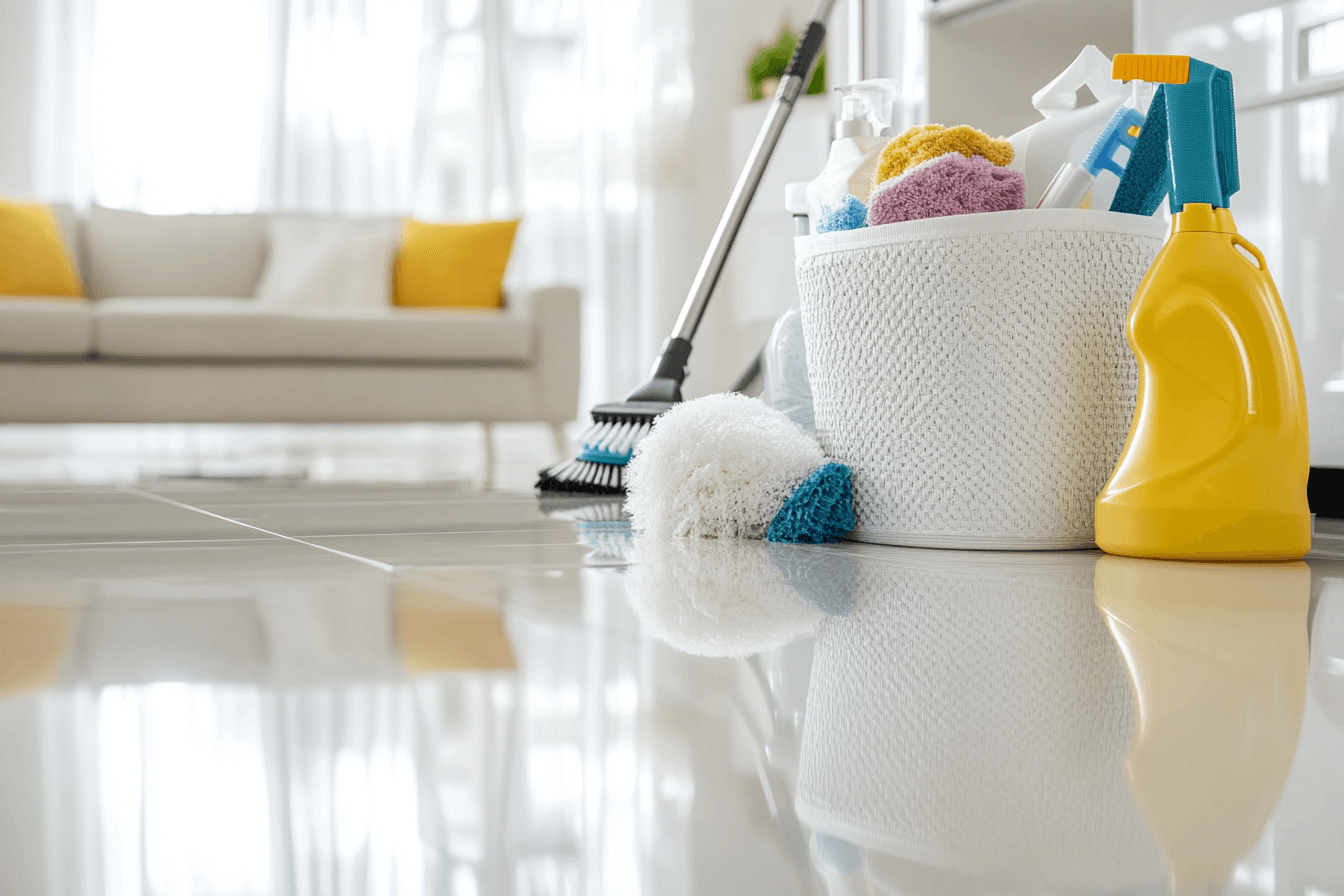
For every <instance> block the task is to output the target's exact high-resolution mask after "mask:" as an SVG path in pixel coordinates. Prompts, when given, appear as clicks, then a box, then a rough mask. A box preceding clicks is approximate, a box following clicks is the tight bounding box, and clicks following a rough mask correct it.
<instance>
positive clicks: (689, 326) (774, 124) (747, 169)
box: [630, 0, 835, 401]
mask: <svg viewBox="0 0 1344 896" xmlns="http://www.w3.org/2000/svg"><path fill="white" fill-rule="evenodd" d="M834 5H835V0H820V2H818V4H817V7H816V10H815V12H813V14H812V21H810V22H808V24H807V30H806V31H804V32H803V37H802V39H801V40H799V41H798V46H797V47H795V48H794V51H793V58H792V59H790V60H789V66H788V68H786V69H785V70H784V76H783V77H782V78H780V80H779V86H778V87H777V88H775V97H774V99H773V100H771V102H770V111H769V112H768V113H767V114H766V116H765V123H764V124H762V125H761V131H760V133H759V134H757V135H756V143H755V144H754V145H753V146H752V147H751V154H750V155H748V156H747V164H746V165H745V166H744V167H743V169H742V173H741V174H740V175H738V178H737V185H736V186H735V187H733V193H732V196H730V197H729V199H728V207H727V208H725V209H724V210H723V217H722V218H720V219H719V226H718V227H717V228H716V229H715V231H714V237H713V239H711V240H710V241H709V248H708V249H707V250H706V251H705V257H704V259H703V260H702V261H701V262H700V270H699V271H697V272H696V275H695V280H694V281H693V282H692V283H691V290H690V292H689V293H688V294H687V296H686V302H685V303H684V304H683V305H682V307H681V315H680V316H679V317H678V318H677V325H676V329H675V330H674V331H673V334H672V336H671V337H669V338H668V340H667V341H666V342H665V343H663V349H662V351H661V352H660V353H659V356H658V360H657V362H655V364H654V365H653V371H652V375H653V378H654V381H655V382H658V381H662V383H661V385H664V386H670V385H671V383H669V382H668V381H669V380H672V381H675V383H676V385H677V387H680V385H681V383H682V381H683V380H685V378H686V360H687V358H688V357H689V356H690V353H691V339H692V338H694V336H695V331H696V330H697V329H698V328H699V326H700V320H701V318H703V317H704V316H705V307H706V306H707V305H708V304H709V297H710V294H711V293H712V292H713V291H714V286H715V284H716V283H718V280H719V275H720V274H721V273H723V264H724V262H725V261H726V260H727V258H728V250H729V249H731V248H732V245H733V240H734V239H735V238H736V237H737V231H738V229H739V228H741V226H742V219H743V217H745V216H746V214H747V207H748V206H750V205H751V200H752V197H754V196H755V195H756V188H757V187H758V186H759V185H760V183H761V176H762V175H764V174H765V166H766V165H767V164H768V163H769V162H770V156H771V154H772V153H774V151H775V145H776V144H778V143H779V135H780V134H781V133H782V132H783V130H784V124H785V122H787V121H788V119H789V113H791V112H792V111H793V104H794V102H795V101H796V100H797V99H798V96H799V94H801V93H802V92H803V87H804V85H806V84H807V79H808V76H809V75H810V74H811V72H812V65H813V63H815V62H816V61H817V56H818V55H819V54H820V53H821V42H822V40H823V39H825V37H826V26H825V25H824V24H823V23H824V22H825V21H826V19H827V18H829V17H830V14H831V7H833V6H834ZM653 385H654V384H653V383H650V384H649V386H653ZM649 386H646V387H644V388H642V389H639V390H636V392H635V393H634V394H632V395H631V396H630V399H635V398H636V397H637V396H639V397H642V398H655V397H657V398H664V396H663V395H662V391H663V390H650V389H649ZM646 391H647V392H650V394H649V395H647V396H645V395H644V394H643V393H645V392H646ZM654 391H657V392H658V393H659V394H658V395H657V396H655V395H653V394H652V393H653V392H654ZM675 391H676V392H677V393H678V394H677V397H676V398H671V397H670V393H669V394H668V396H667V400H674V401H676V400H680V394H679V393H680V389H679V388H677V389H676V390H675Z"/></svg>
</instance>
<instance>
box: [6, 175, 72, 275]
mask: <svg viewBox="0 0 1344 896" xmlns="http://www.w3.org/2000/svg"><path fill="white" fill-rule="evenodd" d="M71 257H72V256H71V253H70V252H69V248H68V247H67V245H66V243H65V240H64V238H63V237H62V235H61V230H60V226H59V225H58V224H57V221H56V216H55V215H54V214H53V213H52V210H51V209H50V208H49V207H48V206H46V205H44V204H42V203H40V202H14V201H12V200H9V199H5V198H3V197H0V293H5V294H8V295H28V296H68V297H72V298H79V297H80V296H81V295H82V294H83V290H82V288H81V286H80V283H79V275H78V274H77V273H76V271H75V266H74V264H73V263H72V261H71Z"/></svg>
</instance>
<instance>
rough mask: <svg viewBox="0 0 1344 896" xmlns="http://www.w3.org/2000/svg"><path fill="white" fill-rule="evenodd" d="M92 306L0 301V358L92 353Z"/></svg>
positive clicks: (22, 299)
mask: <svg viewBox="0 0 1344 896" xmlns="http://www.w3.org/2000/svg"><path fill="white" fill-rule="evenodd" d="M93 307H94V305H93V303H92V302H89V301H87V300H85V299H51V298H41V297H24V296H19V297H9V296H5V297H0V354H3V355H61V356H80V355H86V354H88V353H89V352H91V351H93Z"/></svg>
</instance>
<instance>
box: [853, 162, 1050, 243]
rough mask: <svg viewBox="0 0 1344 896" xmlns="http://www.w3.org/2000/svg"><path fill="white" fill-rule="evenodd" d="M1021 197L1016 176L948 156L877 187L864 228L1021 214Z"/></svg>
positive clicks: (1022, 190) (1022, 183)
mask: <svg viewBox="0 0 1344 896" xmlns="http://www.w3.org/2000/svg"><path fill="white" fill-rule="evenodd" d="M1025 197H1026V180H1025V179H1024V178H1023V176H1022V172H1020V171H1014V170H1013V169H1011V168H1001V167H999V166H998V165H995V164H994V163H993V162H991V161H989V159H986V158H985V157H984V156H969V157H967V156H964V155H962V154H961V153H959V152H949V153H947V154H946V155H942V156H939V157H937V158H936V159H930V160H929V161H927V162H924V163H922V164H919V165H916V166H915V167H913V168H911V169H910V170H908V171H906V172H905V173H904V174H901V175H900V176H898V177H893V178H890V179H888V180H885V181H883V182H882V183H880V184H878V185H877V188H876V189H875V190H874V191H873V194H872V196H870V197H869V199H868V223H869V224H870V225H872V226H877V225H879V224H894V223H896V222H897V221H918V220H920V219H921V218H940V217H942V216H944V215H971V214H976V213H977V212H1002V211H1007V210H1009V209H1015V208H1022V207H1023V204H1024V199H1025Z"/></svg>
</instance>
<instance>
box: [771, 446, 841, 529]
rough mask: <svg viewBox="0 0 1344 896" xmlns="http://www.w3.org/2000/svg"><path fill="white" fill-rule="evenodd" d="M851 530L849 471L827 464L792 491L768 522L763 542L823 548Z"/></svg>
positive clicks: (837, 465) (838, 465) (839, 466)
mask: <svg viewBox="0 0 1344 896" xmlns="http://www.w3.org/2000/svg"><path fill="white" fill-rule="evenodd" d="M853 528H854V484H853V480H852V479H851V478H850V473H849V467H847V466H845V465H844V464H834V463H832V464H826V465H825V466H823V467H822V468H820V469H819V470H816V471H815V472H813V473H812V475H811V476H809V477H807V479H805V480H803V484H802V485H800V486H798V487H797V488H796V489H794V491H793V494H792V495H790V496H789V500H787V501H785V502H784V506H783V507H781V508H780V510H779V513H777V514H775V518H774V519H773V520H771V521H770V528H769V529H767V530H766V532H765V540H766V541H777V542H785V543H792V544H825V543H826V542H830V541H839V540H840V539H842V538H844V537H845V535H846V533H848V532H849V530H850V529H853Z"/></svg>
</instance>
